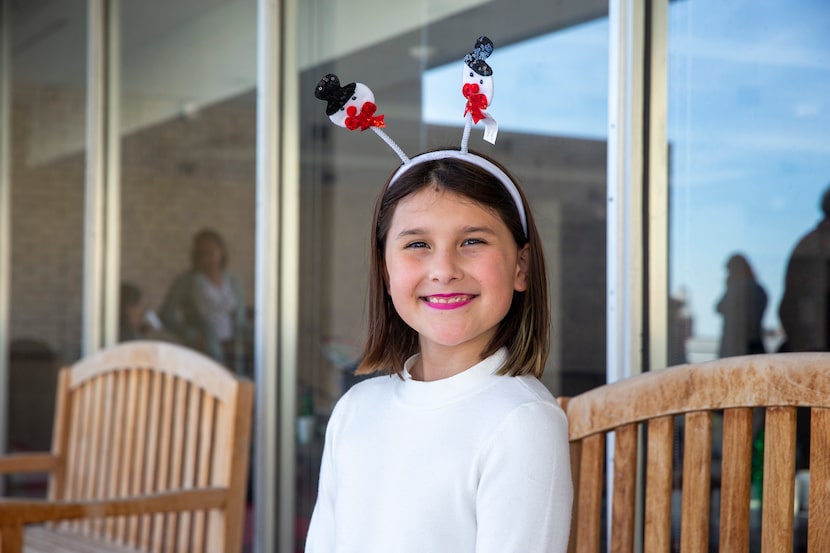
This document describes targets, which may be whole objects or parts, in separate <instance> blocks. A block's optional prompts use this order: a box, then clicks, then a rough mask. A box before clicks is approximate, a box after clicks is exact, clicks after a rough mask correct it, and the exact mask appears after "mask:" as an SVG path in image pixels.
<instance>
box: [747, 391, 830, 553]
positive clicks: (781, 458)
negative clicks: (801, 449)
mask: <svg viewBox="0 0 830 553" xmlns="http://www.w3.org/2000/svg"><path fill="white" fill-rule="evenodd" d="M795 415H796V410H795V407H769V408H767V413H766V423H765V425H764V493H763V499H762V509H761V549H762V550H764V551H785V550H786V551H789V550H791V549H792V539H793V538H792V535H793V505H794V483H795V422H796V417H795ZM825 545H826V544H825Z"/></svg>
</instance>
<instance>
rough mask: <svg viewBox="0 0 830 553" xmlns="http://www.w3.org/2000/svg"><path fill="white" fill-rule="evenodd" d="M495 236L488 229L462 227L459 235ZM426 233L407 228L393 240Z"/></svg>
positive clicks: (492, 231) (490, 229) (418, 229)
mask: <svg viewBox="0 0 830 553" xmlns="http://www.w3.org/2000/svg"><path fill="white" fill-rule="evenodd" d="M476 233H479V234H496V231H495V230H493V229H492V228H490V227H464V228H462V229H461V234H476ZM424 234H427V231H426V230H424V229H421V228H417V227H416V228H408V229H403V230H402V231H400V232H399V233H398V234H397V235H396V236H395V238H407V237H409V236H423V235H424Z"/></svg>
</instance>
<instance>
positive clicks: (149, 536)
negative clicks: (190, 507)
mask: <svg viewBox="0 0 830 553" xmlns="http://www.w3.org/2000/svg"><path fill="white" fill-rule="evenodd" d="M164 381H165V376H164V375H163V374H161V373H153V374H152V376H151V377H150V395H149V404H148V406H147V411H148V416H147V418H148V421H147V438H146V442H145V445H146V447H145V450H144V455H143V459H144V460H143V461H142V462H143V463H144V468H145V471H144V479H143V481H142V485H141V492H142V493H149V492H155V491H158V489H159V488H158V451H159V448H160V447H161V438H162V436H161V420H162V413H161V410H162V399H161V398H162V395H163V394H164ZM158 518H161V517H158ZM155 520H156V517H154V516H152V515H147V516H142V517H140V523H139V526H140V531H139V545H140V547H141V548H142V549H144V550H147V551H154V552H155V551H157V549H155V548H154V547H153V545H154V544H153V536H155V532H154V531H153V525H154V522H155Z"/></svg>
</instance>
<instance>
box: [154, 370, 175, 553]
mask: <svg viewBox="0 0 830 553" xmlns="http://www.w3.org/2000/svg"><path fill="white" fill-rule="evenodd" d="M163 389H164V395H163V397H162V401H161V418H160V420H159V427H160V429H161V431H160V433H159V446H158V450H157V451H156V458H154V459H153V460H152V462H153V463H156V464H157V465H158V474H157V477H156V482H155V486H154V487H153V491H165V490H169V489H170V470H171V468H172V467H171V466H170V461H169V459H170V451H171V447H172V445H171V440H172V435H173V424H174V423H173V410H174V401H175V400H174V397H175V396H174V393H175V389H176V378H175V376H173V375H170V374H166V375H164V387H163ZM166 523H167V517H166V516H165V515H156V516H155V517H154V518H153V538H152V550H153V552H154V553H161V552H162V551H164V528H165V525H166Z"/></svg>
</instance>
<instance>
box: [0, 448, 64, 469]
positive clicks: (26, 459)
mask: <svg viewBox="0 0 830 553" xmlns="http://www.w3.org/2000/svg"><path fill="white" fill-rule="evenodd" d="M58 463H59V459H58V457H57V456H56V455H53V454H51V453H45V452H44V453H10V454H8V455H2V456H0V474H12V473H24V472H52V471H53V470H55V469H56V468H57V467H58Z"/></svg>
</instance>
